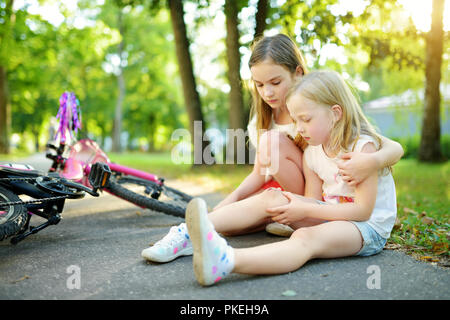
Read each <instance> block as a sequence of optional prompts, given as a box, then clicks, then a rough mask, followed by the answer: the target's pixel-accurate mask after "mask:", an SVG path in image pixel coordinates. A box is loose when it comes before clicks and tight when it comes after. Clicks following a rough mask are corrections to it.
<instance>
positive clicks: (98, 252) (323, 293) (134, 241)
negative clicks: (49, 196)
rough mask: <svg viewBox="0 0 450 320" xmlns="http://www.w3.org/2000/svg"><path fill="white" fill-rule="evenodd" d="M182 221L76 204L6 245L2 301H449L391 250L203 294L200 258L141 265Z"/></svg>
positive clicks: (255, 238)
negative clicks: (147, 251)
mask: <svg viewBox="0 0 450 320" xmlns="http://www.w3.org/2000/svg"><path fill="white" fill-rule="evenodd" d="M34 160H35V159H34V158H32V159H29V160H28V161H27V163H30V164H33V163H32V162H33V161H34ZM36 163H37V162H36ZM36 163H34V165H35V167H37V168H38V169H41V168H42V167H40V165H39V164H38V165H37V164H36ZM41 165H42V163H41ZM43 165H45V163H44V164H43ZM170 182H171V183H172V184H173V185H174V186H177V187H180V188H182V189H183V190H186V191H187V192H188V193H191V194H192V195H195V196H201V197H203V198H204V199H205V200H206V201H207V203H208V204H209V205H210V206H211V207H212V206H214V204H216V203H218V202H219V201H220V200H221V199H222V198H223V195H221V194H217V193H205V189H206V190H207V189H208V188H205V187H204V186H203V187H202V186H198V185H189V184H188V183H185V182H179V181H170ZM182 221H183V220H182V219H181V218H177V217H172V216H168V215H165V214H162V213H159V212H154V211H150V210H148V209H141V208H138V207H136V206H134V205H132V204H129V203H127V202H126V201H123V200H121V199H118V198H116V197H113V196H111V195H108V194H106V193H104V194H102V196H101V197H99V198H94V197H91V196H89V195H87V196H86V197H85V198H84V199H81V200H69V201H67V202H66V207H65V210H64V213H63V219H62V221H61V222H60V223H59V224H58V225H56V226H50V227H48V228H47V229H45V230H43V231H41V232H39V233H37V234H35V235H32V236H30V237H28V238H27V239H25V240H24V241H22V242H21V243H19V244H18V245H11V244H10V243H9V241H7V240H6V241H2V242H0V299H2V300H11V299H19V300H22V299H25V300H31V299H38V300H53V299H55V300H85V299H95V300H97V299H98V300H144V299H145V300H147V299H152V300H267V299H269V300H300V299H313V300H321V299H337V300H348V299H350V300H366V299H383V300H386V299H387V300H398V299H402V300H403V299H406V300H409V299H421V300H448V299H450V290H449V288H450V277H449V276H450V270H449V269H448V268H442V267H439V266H434V265H431V264H427V263H424V262H419V261H416V260H414V259H413V258H411V257H410V256H408V255H406V254H404V253H402V252H399V251H392V250H383V251H382V252H381V253H380V254H378V255H375V256H372V257H347V258H342V259H327V260H313V261H310V262H308V263H306V264H305V265H304V266H303V267H302V268H300V269H299V270H297V271H295V272H291V273H288V274H283V275H275V276H248V275H239V274H232V275H230V276H229V277H227V278H226V279H224V280H222V281H221V282H220V283H219V284H218V285H215V286H212V287H208V288H204V287H201V286H200V285H199V284H198V283H197V282H196V280H195V277H194V273H193V267H192V257H181V258H178V259H177V260H175V261H173V262H171V263H166V264H157V263H149V262H147V261H145V260H143V259H142V258H141V256H140V253H141V251H142V250H143V249H144V248H146V247H148V246H149V245H150V244H152V243H154V242H156V241H158V240H159V239H160V238H161V237H163V236H164V235H165V234H166V233H167V231H168V230H169V228H170V227H171V226H173V225H178V224H179V223H181V222H182ZM39 223H42V219H41V218H39V217H33V218H32V223H31V224H32V225H37V224H39ZM280 240H282V238H280V237H277V236H273V235H269V234H267V233H265V232H259V233H254V234H249V235H244V236H237V237H230V238H228V241H229V243H230V244H231V245H232V246H234V247H237V248H241V247H248V246H255V245H259V244H265V243H270V242H274V241H280Z"/></svg>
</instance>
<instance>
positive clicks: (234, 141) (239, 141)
mask: <svg viewBox="0 0 450 320" xmlns="http://www.w3.org/2000/svg"><path fill="white" fill-rule="evenodd" d="M225 17H226V28H227V36H226V46H227V61H228V82H229V84H230V88H231V89H230V94H229V111H228V121H229V124H228V125H229V128H230V129H232V131H229V133H230V134H228V141H227V144H228V145H227V162H228V163H229V162H233V163H236V161H237V162H239V163H245V159H246V152H245V141H244V139H245V138H244V136H243V135H242V133H243V132H244V131H245V108H244V101H243V95H242V81H241V76H240V69H241V55H240V53H239V30H238V7H237V3H236V1H234V0H226V1H225ZM237 129H242V131H241V130H239V131H237ZM239 132H241V134H239ZM231 151H233V153H231ZM238 156H239V157H238ZM242 157H243V158H242Z"/></svg>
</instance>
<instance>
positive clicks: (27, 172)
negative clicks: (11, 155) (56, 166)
mask: <svg viewBox="0 0 450 320" xmlns="http://www.w3.org/2000/svg"><path fill="white" fill-rule="evenodd" d="M10 175H14V176H23V177H38V176H40V175H42V173H40V172H39V171H38V170H36V169H34V168H33V167H32V166H30V165H28V164H17V163H3V164H0V176H10Z"/></svg>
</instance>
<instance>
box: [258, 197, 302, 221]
mask: <svg viewBox="0 0 450 320" xmlns="http://www.w3.org/2000/svg"><path fill="white" fill-rule="evenodd" d="M283 195H284V196H285V197H286V199H287V200H288V201H289V203H288V204H286V205H282V206H278V207H273V208H267V209H266V212H267V213H269V214H270V215H271V216H273V218H272V220H273V221H275V222H278V223H282V224H286V225H289V224H290V223H293V222H295V221H299V220H302V219H304V218H306V215H305V211H306V210H305V209H306V206H307V205H308V203H307V202H304V201H302V200H301V199H300V198H298V197H297V196H295V195H294V194H293V193H291V192H287V191H283Z"/></svg>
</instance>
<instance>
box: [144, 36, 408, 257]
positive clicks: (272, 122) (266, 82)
mask: <svg viewBox="0 0 450 320" xmlns="http://www.w3.org/2000/svg"><path fill="white" fill-rule="evenodd" d="M249 68H250V71H251V74H252V82H253V88H252V89H253V90H252V97H253V105H252V117H251V120H250V123H249V126H248V133H249V138H250V141H251V143H252V144H253V145H254V146H255V147H256V150H257V154H256V158H255V162H254V167H253V170H252V172H251V173H250V174H249V175H248V176H247V177H246V178H245V179H244V180H243V182H242V183H241V184H240V185H239V187H238V188H237V189H236V190H235V191H233V192H232V193H231V194H230V195H228V196H227V197H226V198H225V199H224V200H223V201H222V202H221V203H219V204H218V205H217V206H216V207H215V208H214V210H217V209H219V208H221V207H222V206H225V205H228V204H231V203H234V202H236V201H240V200H243V199H246V198H248V197H250V196H252V195H255V194H257V193H260V192H261V191H262V190H264V189H267V188H268V187H280V188H282V189H283V190H286V191H289V192H292V193H296V194H300V195H303V194H304V172H303V168H302V155H303V149H302V148H300V147H298V146H299V145H300V146H303V147H304V146H306V144H305V141H304V140H303V139H302V137H301V135H299V134H298V133H297V132H296V129H295V124H294V123H293V122H292V119H291V117H290V115H289V112H288V109H287V106H286V93H287V92H288V90H289V88H290V87H291V86H292V84H293V83H294V82H295V81H296V80H298V79H300V78H301V77H302V76H303V75H304V74H307V69H306V66H305V62H304V59H303V57H302V54H301V52H300V51H299V49H298V48H297V46H296V45H295V43H294V42H293V41H292V40H291V39H290V38H289V37H288V36H286V35H283V34H278V35H275V36H272V37H263V38H261V39H258V40H257V41H256V42H255V43H254V45H253V46H252V55H251V57H250V60H249ZM271 141H278V144H277V147H276V148H275V150H273V149H271V148H270V145H271ZM381 145H382V147H381V148H380V150H379V151H377V152H374V153H361V152H352V153H348V154H343V155H342V156H343V157H345V158H346V159H347V160H346V161H342V162H341V163H340V164H339V165H340V170H341V171H340V174H341V176H342V178H343V180H344V181H345V182H346V183H348V184H349V185H356V184H357V183H359V182H361V181H363V180H364V179H366V178H367V177H368V176H369V175H370V174H371V173H373V172H375V171H377V170H378V169H380V168H383V167H386V166H389V165H393V164H395V163H396V162H397V161H398V160H399V159H400V158H401V156H402V155H403V149H402V147H401V146H400V144H398V143H396V142H394V141H391V140H389V139H387V138H384V137H382V144H381ZM272 151H274V152H272ZM275 157H277V158H276V159H275ZM274 162H276V163H277V164H278V166H277V167H278V170H276V171H272V172H271V171H269V168H270V167H271V164H272V163H274ZM273 167H275V166H273ZM241 214H243V215H245V212H242V213H241ZM269 222H273V221H266V222H265V223H261V224H260V225H257V226H254V228H253V229H246V228H236V229H235V230H234V233H235V234H241V233H248V232H251V231H258V230H262V229H264V228H266V225H267V229H266V230H267V231H269V232H272V233H276V234H279V235H290V234H291V233H292V232H293V229H292V228H290V227H289V226H287V225H280V224H273V223H269ZM269 228H270V229H269ZM191 254H192V246H191V243H190V240H189V235H188V234H187V231H186V226H185V224H184V223H182V224H180V225H179V226H176V227H172V228H171V229H170V231H169V233H168V234H167V235H166V236H165V237H164V238H163V239H161V240H160V241H158V242H157V243H156V244H155V245H154V246H152V247H149V248H146V249H144V250H143V251H142V253H141V255H142V257H144V258H145V259H147V260H150V261H156V262H168V261H172V260H173V259H175V258H177V257H179V256H183V255H191Z"/></svg>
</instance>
